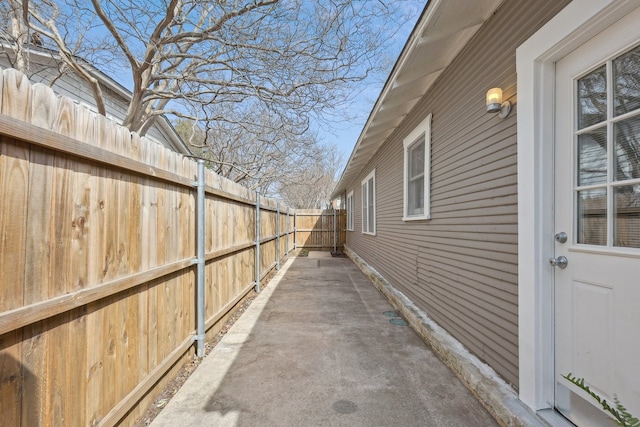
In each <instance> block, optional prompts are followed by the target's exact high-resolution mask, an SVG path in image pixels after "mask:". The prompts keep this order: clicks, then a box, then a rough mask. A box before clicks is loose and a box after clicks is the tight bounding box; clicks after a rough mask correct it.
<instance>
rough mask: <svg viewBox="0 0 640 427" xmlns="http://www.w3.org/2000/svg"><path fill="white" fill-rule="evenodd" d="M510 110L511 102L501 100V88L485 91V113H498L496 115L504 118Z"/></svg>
mask: <svg viewBox="0 0 640 427" xmlns="http://www.w3.org/2000/svg"><path fill="white" fill-rule="evenodd" d="M510 112H511V103H510V102H509V101H504V102H502V89H500V88H499V87H494V88H491V89H489V90H488V91H487V113H500V114H498V117H500V118H501V119H504V118H505V117H507V116H508V115H509V113H510Z"/></svg>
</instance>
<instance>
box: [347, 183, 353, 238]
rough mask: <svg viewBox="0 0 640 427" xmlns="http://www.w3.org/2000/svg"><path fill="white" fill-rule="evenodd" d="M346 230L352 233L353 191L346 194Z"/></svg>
mask: <svg viewBox="0 0 640 427" xmlns="http://www.w3.org/2000/svg"><path fill="white" fill-rule="evenodd" d="M347 230H348V231H353V190H351V191H350V192H349V193H348V194H347Z"/></svg>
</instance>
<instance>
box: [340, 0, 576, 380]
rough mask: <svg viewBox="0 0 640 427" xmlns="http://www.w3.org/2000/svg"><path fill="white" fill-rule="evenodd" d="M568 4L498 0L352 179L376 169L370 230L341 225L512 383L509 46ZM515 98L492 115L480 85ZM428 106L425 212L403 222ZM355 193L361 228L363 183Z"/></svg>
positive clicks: (514, 289) (513, 201)
mask: <svg viewBox="0 0 640 427" xmlns="http://www.w3.org/2000/svg"><path fill="white" fill-rule="evenodd" d="M567 3H568V1H566V0H565V1H557V0H544V1H535V2H533V1H526V0H511V1H508V2H505V3H504V4H503V5H502V6H501V7H500V8H499V9H498V10H497V12H496V13H495V15H494V16H493V17H492V18H490V19H489V21H488V22H487V23H486V24H485V25H484V27H483V28H481V29H480V30H479V32H478V33H477V34H476V36H474V38H473V39H472V40H471V41H470V43H469V44H468V45H467V46H466V47H465V49H464V50H463V51H462V52H461V54H460V55H459V56H458V57H457V58H456V59H455V60H454V62H453V63H452V64H451V65H450V66H449V67H448V69H447V70H446V71H445V72H444V73H443V74H442V75H441V76H440V78H439V79H438V81H436V83H435V84H434V86H433V87H432V88H431V90H430V91H429V92H428V93H427V95H426V96H425V98H424V99H423V100H422V101H421V102H420V103H418V104H417V106H416V107H415V108H414V110H413V111H412V112H411V113H410V114H409V115H408V116H407V117H406V118H405V120H404V122H403V123H402V124H401V126H400V127H399V128H398V129H397V131H396V132H394V133H393V134H392V135H391V136H390V137H389V139H388V140H387V141H386V143H385V144H384V145H383V146H382V148H381V149H380V150H379V152H378V153H376V155H375V156H374V158H373V159H372V161H371V162H370V164H369V165H368V166H367V167H366V168H365V169H364V170H362V171H361V174H360V176H359V177H358V178H357V181H356V182H358V183H359V182H360V180H361V179H362V178H363V177H364V176H366V175H367V174H368V173H369V171H371V170H372V169H373V168H375V169H376V186H377V188H376V204H377V212H376V214H377V215H376V219H377V226H376V232H377V235H376V236H368V235H363V234H362V233H359V232H354V233H349V234H348V241H347V243H348V245H349V246H350V247H351V248H352V249H353V250H354V251H355V252H356V253H358V254H359V255H360V256H362V257H363V258H364V259H365V260H366V261H367V262H368V263H369V264H370V265H371V266H372V267H374V268H375V269H376V270H377V271H378V272H379V273H380V274H382V275H383V276H384V277H385V278H386V279H387V280H389V281H390V282H391V283H392V284H393V285H394V286H395V287H397V288H398V289H400V290H401V291H402V292H403V293H405V294H406V295H407V296H408V297H409V298H411V299H412V300H413V302H414V303H416V304H417V305H418V306H419V307H420V308H421V309H423V310H425V311H426V312H427V314H428V315H429V316H430V317H431V318H432V319H433V320H435V321H436V322H437V323H438V324H439V325H441V326H442V327H443V328H445V329H446V330H447V331H448V332H449V333H451V334H452V335H453V336H454V337H455V338H456V339H458V340H459V341H461V342H462V343H463V344H464V345H465V346H466V347H467V348H468V349H469V350H470V351H471V352H473V353H474V354H475V355H477V356H478V357H479V358H480V359H481V360H483V361H485V362H486V363H487V364H489V365H490V366H491V367H493V368H494V369H495V370H496V372H498V374H499V375H501V376H502V377H503V378H504V379H505V380H506V381H508V382H509V383H511V384H512V385H513V386H514V387H515V388H517V387H518V317H517V313H518V307H517V303H518V285H517V273H518V267H517V242H518V240H517V239H518V237H517V215H518V206H517V163H516V154H517V152H516V147H517V144H516V138H517V135H516V120H517V96H516V87H515V85H516V72H515V49H516V47H517V46H518V45H520V44H521V43H522V42H523V41H524V40H526V39H527V38H528V37H529V36H530V35H531V34H532V33H534V32H535V31H536V30H537V29H538V28H540V27H541V26H542V25H543V24H544V23H545V22H546V21H548V20H549V19H550V18H551V17H552V16H553V15H555V14H556V13H557V12H558V11H559V10H560V9H562V7H564V5H566V4H567ZM495 86H499V87H501V88H502V89H503V91H504V94H505V99H508V100H510V101H511V102H512V103H514V109H513V111H512V112H511V115H510V116H509V117H507V118H506V119H504V120H501V119H499V118H498V117H497V116H496V115H493V114H487V113H486V107H485V103H484V96H485V93H486V91H487V90H488V89H489V88H491V87H495ZM429 113H433V119H432V133H431V219H430V220H424V221H412V222H405V221H402V210H403V145H402V140H403V138H405V137H406V136H407V135H408V134H409V133H410V132H411V131H412V130H413V129H414V128H415V127H416V126H417V125H418V124H419V123H420V122H421V121H422V120H423V119H424V118H425V117H426V116H427V115H428V114H429ZM357 187H358V186H356V188H354V190H355V192H354V194H355V207H356V209H355V219H356V221H355V222H356V224H355V226H356V228H355V229H356V230H360V229H361V228H360V223H359V222H360V221H361V212H360V209H361V208H360V207H359V206H360V201H361V197H362V195H361V190H360V189H359V188H357Z"/></svg>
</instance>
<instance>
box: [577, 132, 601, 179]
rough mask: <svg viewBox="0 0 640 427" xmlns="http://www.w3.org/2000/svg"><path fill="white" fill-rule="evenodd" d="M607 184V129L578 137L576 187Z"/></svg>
mask: <svg viewBox="0 0 640 427" xmlns="http://www.w3.org/2000/svg"><path fill="white" fill-rule="evenodd" d="M604 182H607V128H606V127H602V128H600V129H596V130H594V131H592V132H589V133H583V134H582V135H580V136H578V185H579V186H582V185H593V184H601V183H604Z"/></svg>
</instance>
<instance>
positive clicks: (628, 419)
mask: <svg viewBox="0 0 640 427" xmlns="http://www.w3.org/2000/svg"><path fill="white" fill-rule="evenodd" d="M562 377H563V378H566V379H567V380H569V381H571V382H572V383H573V384H575V385H577V386H578V387H580V388H581V389H582V390H584V391H586V392H587V393H589V396H591V397H593V398H594V399H595V400H596V401H597V402H598V403H599V404H600V406H602V409H604V410H605V411H607V412H608V413H610V414H611V415H613V417H614V420H613V421H614V422H615V423H616V425H619V426H622V427H640V420H638V418H636V417H634V416H633V415H631V414H630V413H629V411H627V408H625V407H624V406H623V405H622V403H620V401H619V400H618V396H616V395H613V401H614V403H615V408H614V407H612V406H611V405H609V403H608V402H607V401H606V400H605V399H603V398H601V397H600V396H598V395H597V394H596V393H594V392H593V391H591V389H590V388H589V386H588V385H586V384H585V383H584V378H576V377H575V376H573V375H572V374H571V372H569V373H568V374H567V375H562Z"/></svg>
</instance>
